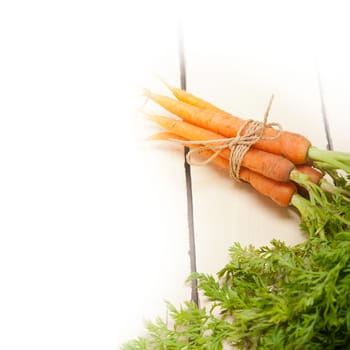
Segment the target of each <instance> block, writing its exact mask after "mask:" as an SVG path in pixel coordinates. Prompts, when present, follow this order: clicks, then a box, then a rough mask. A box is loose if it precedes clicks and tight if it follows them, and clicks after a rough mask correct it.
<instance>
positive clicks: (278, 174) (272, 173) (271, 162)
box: [149, 115, 295, 181]
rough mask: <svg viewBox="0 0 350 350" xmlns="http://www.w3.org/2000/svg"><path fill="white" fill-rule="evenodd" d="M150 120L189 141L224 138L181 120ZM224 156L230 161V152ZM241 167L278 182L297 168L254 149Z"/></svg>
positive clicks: (270, 154)
mask: <svg viewBox="0 0 350 350" xmlns="http://www.w3.org/2000/svg"><path fill="white" fill-rule="evenodd" d="M149 118H150V119H151V120H153V121H155V122H156V123H157V124H159V125H161V126H162V127H164V128H165V129H167V130H169V131H170V132H172V133H174V134H176V135H179V136H182V137H184V138H186V139H187V140H200V141H203V140H205V141H208V140H215V139H222V138H223V137H222V135H219V134H217V133H214V132H212V131H210V130H206V129H203V128H200V127H198V126H195V125H192V124H189V123H186V122H183V121H181V120H175V119H173V118H168V117H163V116H158V115H151V116H149ZM222 156H223V157H224V158H226V159H229V158H230V151H229V150H228V149H224V150H223V152H222ZM241 165H242V166H244V167H246V168H248V169H250V170H252V171H255V172H257V173H259V174H262V175H264V176H266V177H268V178H270V179H273V180H276V181H288V180H289V176H290V174H291V172H292V170H293V169H294V168H295V166H294V164H293V163H292V162H290V161H289V160H288V159H286V158H284V157H281V156H278V155H275V154H272V153H267V152H264V151H261V150H258V149H254V148H250V149H249V150H248V151H247V153H246V154H245V156H244V158H243V160H242V164H241Z"/></svg>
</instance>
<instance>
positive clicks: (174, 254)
mask: <svg viewBox="0 0 350 350" xmlns="http://www.w3.org/2000/svg"><path fill="white" fill-rule="evenodd" d="M232 3H234V2H232V1H230V2H220V5H217V4H216V5H215V7H213V6H212V5H207V4H205V2H200V4H201V6H200V7H198V2H186V4H181V3H180V4H173V3H171V2H160V1H151V2H145V3H143V2H138V1H134V2H128V5H125V6H117V5H115V2H113V1H102V2H82V1H63V2H60V3H59V4H58V3H57V4H56V5H54V4H52V3H50V4H48V3H47V2H44V1H34V2H30V4H29V3H27V2H24V1H22V2H21V1H13V2H3V3H2V4H1V5H0V29H1V30H0V33H1V34H0V44H1V49H2V51H3V52H2V54H1V57H0V62H1V64H0V73H1V74H0V77H1V79H0V95H1V104H0V114H1V122H0V123H1V125H0V149H1V152H0V157H1V168H2V170H1V173H0V179H1V181H0V191H1V192H0V198H1V199H0V212H1V222H0V225H1V230H0V287H1V288H0V328H1V336H0V348H2V349H23V348H32V347H33V348H34V347H35V348H36V349H48V348H50V349H63V348H64V349H80V348H84V349H101V348H103V349H115V348H118V347H119V346H120V345H121V344H122V343H123V342H125V341H126V340H128V339H131V338H134V337H136V336H138V335H142V334H143V332H144V328H143V321H144V320H145V319H154V318H155V317H157V316H161V317H165V307H164V300H165V299H167V300H170V301H172V302H174V303H175V304H178V303H179V302H180V301H183V300H185V299H188V298H189V296H190V290H189V288H188V287H186V286H184V281H185V278H186V277H187V275H188V273H189V257H188V232H187V221H186V193H185V179H184V168H183V155H182V152H181V151H179V147H178V146H175V145H166V144H164V143H149V142H146V141H145V138H146V137H147V136H149V135H151V134H152V133H153V132H155V131H156V130H158V128H157V127H155V126H153V125H151V124H150V123H149V122H148V121H146V120H145V118H144V116H143V115H141V114H140V113H139V111H138V109H139V108H140V107H141V106H142V105H143V103H144V99H143V97H142V96H141V92H142V88H144V87H148V88H151V89H152V90H154V91H156V92H160V93H166V90H165V88H164V86H163V85H162V84H161V83H160V82H159V80H158V79H157V78H156V77H155V75H154V74H158V75H160V76H162V77H163V78H165V79H166V80H167V81H169V82H171V83H173V84H175V85H178V84H179V73H178V51H177V49H178V47H177V45H178V38H177V28H176V26H177V13H178V12H182V14H183V25H184V34H185V48H186V63H187V78H188V80H187V82H188V90H189V91H191V92H193V93H195V94H198V95H199V96H202V97H203V98H206V99H208V100H210V101H212V102H213V103H216V104H217V105H219V106H222V107H223V108H225V109H227V110H229V111H231V112H232V113H234V114H237V115H240V116H242V117H251V116H254V117H256V118H258V119H259V118H261V117H262V116H263V113H264V110H265V108H266V104H267V101H268V99H269V97H270V95H271V93H274V94H275V102H274V104H273V107H272V110H271V113H270V120H271V121H277V122H280V123H281V124H282V125H283V126H284V128H285V129H290V130H293V131H297V132H301V133H303V134H305V135H306V136H308V137H309V138H310V139H311V140H312V142H313V143H314V144H315V145H316V146H319V147H321V148H324V147H325V145H326V140H325V134H324V130H323V124H322V119H321V109H320V100H319V95H318V93H319V92H318V86H317V79H316V71H315V65H314V52H315V53H316V57H317V61H318V63H319V68H320V72H321V78H322V83H323V86H324V92H325V102H326V108H327V113H328V117H329V122H330V129H331V134H332V137H333V141H334V145H335V147H336V148H339V149H341V150H345V151H348V150H349V146H348V145H349V143H348V135H347V127H344V125H346V126H348V122H347V121H348V119H349V118H348V117H347V111H348V110H349V96H348V95H347V90H348V89H347V83H348V81H349V78H350V73H349V68H348V65H347V62H348V59H347V58H348V57H349V54H348V52H347V50H346V49H345V46H343V42H345V41H344V40H345V39H346V33H348V31H349V28H348V27H349V25H348V24H347V21H346V18H345V17H344V16H346V13H347V12H346V11H344V9H341V8H339V7H335V6H334V7H331V8H328V7H321V6H320V7H318V9H319V11H318V12H317V14H316V12H313V11H314V8H313V7H312V6H311V5H305V4H304V3H303V5H302V6H303V7H302V8H301V7H300V6H299V5H298V2H293V3H290V5H289V6H285V4H283V6H282V5H278V3H277V2H276V3H272V2H268V3H266V2H261V4H260V2H259V3H258V2H257V3H255V2H254V3H251V2H244V3H242V2H240V4H239V5H238V2H237V3H234V5H232ZM281 6H282V7H281ZM301 9H302V10H301ZM324 23H328V25H327V26H325V25H323V24H324ZM330 23H332V24H330ZM323 39H325V40H323ZM145 109H146V110H148V111H160V109H159V108H157V107H155V106H154V105H152V104H151V103H147V104H146V106H145ZM192 180H193V191H194V192H193V195H194V216H195V234H196V244H197V264H198V270H199V271H202V272H208V273H215V272H216V271H217V270H218V269H220V268H221V267H222V266H223V264H224V263H225V262H226V261H227V250H228V248H229V246H230V245H231V244H232V243H233V242H234V241H240V242H241V243H242V244H249V243H253V244H265V243H268V242H269V241H270V240H271V239H272V238H280V239H283V240H285V241H287V242H289V243H294V242H297V241H299V240H301V239H302V236H301V234H300V233H299V231H298V229H297V225H298V222H299V221H298V217H297V215H296V214H295V213H294V212H293V211H292V210H288V209H283V208H279V207H277V206H276V205H275V204H274V203H272V202H271V201H270V200H268V199H265V198H262V197H261V196H259V195H257V194H255V192H254V191H252V190H251V189H249V188H248V186H246V185H244V184H235V183H233V182H232V181H231V180H230V179H229V178H228V177H227V176H226V174H224V173H223V172H222V171H219V170H217V169H214V168H212V167H206V168H204V167H193V168H192Z"/></svg>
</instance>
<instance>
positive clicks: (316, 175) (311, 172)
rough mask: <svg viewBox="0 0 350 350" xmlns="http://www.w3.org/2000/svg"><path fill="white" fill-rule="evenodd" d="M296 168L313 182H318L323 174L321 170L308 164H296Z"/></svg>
mask: <svg viewBox="0 0 350 350" xmlns="http://www.w3.org/2000/svg"><path fill="white" fill-rule="evenodd" d="M296 169H297V170H298V171H299V172H301V173H303V174H305V175H308V176H309V177H310V181H312V182H313V183H315V184H319V183H320V180H321V179H322V177H323V174H322V172H321V171H319V170H318V169H315V168H313V167H312V166H310V165H297V166H296Z"/></svg>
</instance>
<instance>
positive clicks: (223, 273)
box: [122, 170, 350, 350]
mask: <svg viewBox="0 0 350 350" xmlns="http://www.w3.org/2000/svg"><path fill="white" fill-rule="evenodd" d="M328 175H329V176H330V177H331V178H332V179H333V180H334V183H335V186H336V187H337V189H339V191H337V192H335V193H330V192H325V191H323V189H322V188H321V187H319V186H317V185H315V184H311V183H310V182H309V181H308V180H307V178H305V179H298V180H299V184H301V185H303V186H304V187H305V188H306V189H307V190H308V192H309V198H308V199H306V198H303V197H301V196H300V195H296V196H294V197H293V205H294V206H295V207H296V208H297V209H298V210H299V212H300V214H301V225H300V228H301V229H302V230H303V231H304V232H305V233H306V234H307V235H306V239H305V241H304V242H302V243H300V244H297V245H291V246H289V245H287V244H285V243H284V242H281V241H279V240H273V241H272V242H271V244H270V245H269V246H262V247H258V248H256V247H253V246H248V247H242V246H241V245H240V244H239V243H236V244H234V245H233V246H232V247H231V248H230V260H229V262H228V263H227V265H226V266H225V267H224V268H223V269H221V270H220V271H219V272H218V273H217V274H216V275H215V276H213V275H208V274H203V273H196V274H192V275H191V276H190V279H197V280H198V288H199V290H200V291H201V293H202V294H203V295H204V296H205V297H206V299H207V300H206V303H205V306H201V307H198V306H196V305H195V304H193V303H191V302H184V303H183V305H182V306H181V307H179V308H176V307H174V306H173V305H172V304H170V303H168V309H169V312H170V315H171V318H172V322H171V324H169V325H168V324H166V323H165V322H164V321H162V320H161V319H158V320H156V321H155V322H153V323H148V324H147V330H148V334H147V336H146V337H143V338H139V339H136V340H133V341H131V342H129V343H127V344H125V345H124V346H123V348H122V349H123V350H130V349H134V350H144V349H159V350H160V349H162V350H163V349H167V350H173V349H174V350H175V349H186V350H190V349H208V350H209V349H218V350H219V349H224V348H225V349H231V348H234V347H235V348H236V349H284V350H288V349H290V350H298V349H300V350H307V349H310V350H311V349H312V350H317V349H345V348H348V346H349V344H350V293H349V288H350V206H349V203H348V201H347V196H346V194H347V193H348V191H349V186H348V174H345V175H344V174H340V173H338V172H334V171H333V170H332V171H330V172H329V173H328Z"/></svg>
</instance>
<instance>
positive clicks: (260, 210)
mask: <svg viewBox="0 0 350 350" xmlns="http://www.w3.org/2000/svg"><path fill="white" fill-rule="evenodd" d="M207 10H208V9H207ZM219 12H220V20H215V22H214V23H213V21H210V19H212V18H218V15H219ZM232 14H234V20H233V19H232V18H231V16H232ZM289 15H290V14H288V13H287V12H280V13H278V15H277V17H275V15H272V14H270V15H269V14H267V13H266V12H262V13H259V11H256V12H254V14H252V12H251V11H250V9H249V6H248V5H242V6H238V5H237V6H236V7H235V6H232V8H230V10H229V9H228V8H225V6H224V7H223V8H220V11H217V12H216V11H215V10H213V9H212V8H211V9H209V10H208V12H205V11H203V12H202V13H201V16H200V17H196V18H195V19H194V18H193V17H188V18H187V22H186V21H185V38H186V53H187V67H188V90H189V91H190V92H193V93H194V94H197V95H198V96H201V97H203V98H205V99H207V100H209V101H211V102H212V103H214V104H217V105H218V106H221V107H222V108H224V109H226V110H228V111H230V112H231V113H233V114H235V115H238V116H242V117H244V118H250V117H254V118H255V119H260V120H261V119H262V117H263V114H264V112H265V108H266V106H267V102H268V99H269V97H270V95H271V94H272V93H273V94H274V95H275V100H274V103H273V106H272V109H271V113H270V121H273V122H279V123H280V124H282V126H283V128H284V129H286V130H291V131H295V132H300V133H302V134H304V135H305V136H307V137H309V138H310V139H311V140H312V142H313V143H314V144H315V145H316V146H318V147H321V148H325V145H326V140H325V134H324V129H323V124H322V116H321V112H320V101H319V94H318V86H317V80H316V73H315V66H314V60H313V56H312V55H311V52H310V50H308V49H307V40H306V38H305V37H303V30H302V29H305V28H304V27H302V29H299V30H298V28H296V27H295V26H292V24H293V23H292V22H294V20H295V18H293V16H291V17H292V18H293V19H292V18H290V17H289ZM185 18H186V17H185ZM247 19H249V21H248V20H247ZM208 23H210V25H208ZM249 23H254V25H252V26H250V25H249ZM277 28H278V29H277ZM192 174H193V188H194V203H195V210H194V214H195V232H196V239H197V266H198V270H199V271H202V272H206V273H215V272H216V271H218V270H219V269H220V268H221V267H223V265H224V264H225V262H227V260H228V256H227V251H228V248H229V247H230V246H231V245H232V244H233V242H235V241H239V242H241V244H243V245H247V244H255V245H263V244H268V243H269V242H270V240H271V239H272V238H278V239H282V240H284V241H286V242H287V243H291V244H292V243H296V242H299V241H301V240H302V239H303V235H302V234H301V233H300V232H299V230H298V224H299V218H298V216H297V215H296V213H295V212H294V211H293V210H291V209H284V208H279V207H278V206H276V205H275V204H274V203H272V202H271V201H270V200H269V199H265V198H262V197H261V196H259V195H257V194H255V193H254V192H253V191H252V190H250V189H249V188H248V186H246V185H245V184H236V183H233V182H232V180H230V179H229V178H228V177H227V175H226V174H223V172H221V171H215V170H214V171H213V169H209V168H203V167H193V168H192Z"/></svg>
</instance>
